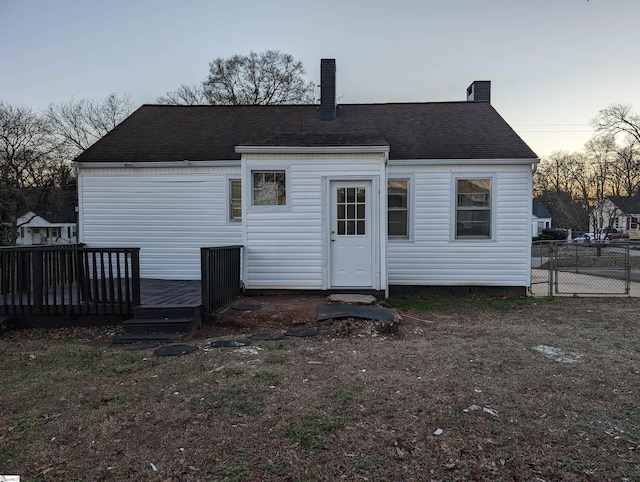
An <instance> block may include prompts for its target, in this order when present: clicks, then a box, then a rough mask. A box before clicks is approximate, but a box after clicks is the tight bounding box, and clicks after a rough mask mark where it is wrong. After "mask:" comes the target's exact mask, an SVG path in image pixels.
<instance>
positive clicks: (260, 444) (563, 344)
mask: <svg viewBox="0 0 640 482" xmlns="http://www.w3.org/2000/svg"><path fill="white" fill-rule="evenodd" d="M320 301H323V300H320V299H315V298H310V297H298V298H253V299H251V300H250V302H251V303H264V309H263V310H261V311H258V312H249V313H242V312H235V313H234V312H231V311H229V312H227V313H225V314H224V315H223V316H222V318H221V320H220V323H219V324H218V325H217V326H207V327H204V328H203V329H202V330H200V331H199V332H198V334H197V336H196V337H195V338H194V339H192V340H190V342H189V343H190V344H193V345H196V346H198V347H199V350H197V351H196V352H194V353H191V354H188V355H185V356H181V357H166V358H161V357H157V356H155V355H154V354H153V350H147V351H125V350H124V349H123V348H122V347H118V346H112V345H111V344H110V343H109V333H110V332H111V331H113V330H114V329H113V328H106V329H105V328H91V329H90V328H83V329H62V330H49V331H45V330H29V331H14V332H9V333H5V334H3V335H0V356H1V360H2V362H1V364H0V394H1V397H0V473H4V474H19V475H21V476H22V479H21V480H23V481H25V480H43V481H44V480H47V481H49V480H65V481H67V480H87V481H89V480H163V481H164V480H170V481H191V480H230V481H231V480H292V481H293V480H301V481H302V480H341V479H342V480H540V481H542V480H544V481H549V480H629V481H632V480H640V406H639V405H640V323H639V320H638V301H637V300H635V299H589V298H582V299H554V300H515V301H509V300H499V301H489V300H484V299H463V300H448V299H432V300H423V301H413V302H401V301H400V300H395V301H394V303H395V304H396V305H398V306H400V312H401V313H403V314H405V315H409V316H411V317H413V318H419V319H421V320H427V321H418V320H416V319H413V318H408V317H405V318H404V320H403V321H402V323H401V324H400V326H399V330H398V332H397V333H396V334H393V335H382V334H379V333H377V332H376V331H375V329H374V326H373V324H372V323H371V322H367V321H362V320H346V321H342V322H339V323H338V322H335V323H325V324H321V323H316V322H315V321H311V320H312V319H313V313H314V311H315V305H316V304H317V303H318V302H320ZM392 301H393V300H392ZM304 322H307V323H306V324H307V326H314V327H316V328H318V330H319V331H320V334H319V335H318V336H316V337H313V338H286V339H284V340H280V341H264V342H254V343H253V344H252V345H251V346H249V347H245V348H210V347H208V343H209V342H210V341H211V340H217V339H221V338H238V339H241V338H243V337H244V336H245V335H248V334H250V333H255V332H258V331H259V332H264V331H270V332H273V331H283V329H284V328H285V327H287V326H291V324H294V323H304ZM541 346H543V347H541ZM536 347H539V348H538V349H536ZM545 347H546V348H545ZM554 349H555V352H554ZM544 351H546V353H543V352H544ZM553 353H555V355H554V354H553ZM563 356H564V357H565V358H564V359H563V358H562V357H563ZM554 357H555V358H554ZM569 361H573V363H569ZM438 429H441V433H440V430H438ZM436 431H438V432H436ZM436 433H440V434H439V435H436Z"/></svg>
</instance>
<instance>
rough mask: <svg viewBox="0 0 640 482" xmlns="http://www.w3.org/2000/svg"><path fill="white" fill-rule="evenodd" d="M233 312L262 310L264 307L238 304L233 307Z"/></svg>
mask: <svg viewBox="0 0 640 482" xmlns="http://www.w3.org/2000/svg"><path fill="white" fill-rule="evenodd" d="M231 309H232V310H236V311H254V310H260V309H262V305H251V304H241V303H240V304H236V305H231Z"/></svg>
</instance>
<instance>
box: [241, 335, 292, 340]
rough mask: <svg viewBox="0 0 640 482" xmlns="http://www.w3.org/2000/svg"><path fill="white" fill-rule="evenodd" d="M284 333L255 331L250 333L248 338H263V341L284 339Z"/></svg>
mask: <svg viewBox="0 0 640 482" xmlns="http://www.w3.org/2000/svg"><path fill="white" fill-rule="evenodd" d="M283 338H284V335H281V334H280V333H254V334H253V335H249V336H248V337H247V340H261V341H271V340H282V339H283Z"/></svg>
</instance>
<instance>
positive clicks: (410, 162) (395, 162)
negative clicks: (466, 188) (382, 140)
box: [389, 158, 540, 166]
mask: <svg viewBox="0 0 640 482" xmlns="http://www.w3.org/2000/svg"><path fill="white" fill-rule="evenodd" d="M539 162H540V159H537V158H536V159H389V165H390V166H416V165H426V166H445V165H467V166H477V165H481V164H494V165H515V164H522V165H524V164H527V165H530V164H537V163H539Z"/></svg>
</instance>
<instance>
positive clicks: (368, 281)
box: [329, 181, 374, 288]
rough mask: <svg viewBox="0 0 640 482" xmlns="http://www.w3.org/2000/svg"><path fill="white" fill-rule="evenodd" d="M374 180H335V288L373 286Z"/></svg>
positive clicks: (332, 239)
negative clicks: (372, 185)
mask: <svg viewBox="0 0 640 482" xmlns="http://www.w3.org/2000/svg"><path fill="white" fill-rule="evenodd" d="M372 191H373V190H372V188H371V181H332V182H331V216H330V226H329V227H330V229H329V236H330V240H329V256H330V269H329V279H330V285H331V287H332V288H340V287H345V288H347V287H349V288H371V287H372V286H373V278H372V272H373V268H372V267H373V240H374V235H373V232H372V231H373V229H372V227H373V225H374V223H373V222H372V221H373V220H372V215H371V213H372V201H373V199H372V194H373V193H372Z"/></svg>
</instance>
